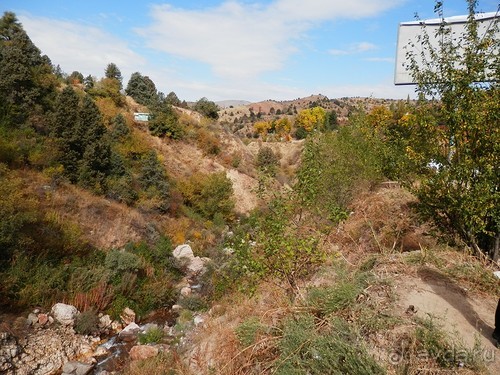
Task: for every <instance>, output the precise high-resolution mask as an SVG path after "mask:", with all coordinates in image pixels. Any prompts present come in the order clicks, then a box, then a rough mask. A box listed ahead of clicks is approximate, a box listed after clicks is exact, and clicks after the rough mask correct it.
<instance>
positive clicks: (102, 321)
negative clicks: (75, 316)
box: [99, 315, 113, 329]
mask: <svg viewBox="0 0 500 375" xmlns="http://www.w3.org/2000/svg"><path fill="white" fill-rule="evenodd" d="M112 322H113V321H112V320H111V317H110V316H109V315H103V316H101V317H100V318H99V328H101V329H106V328H109V327H111V323H112Z"/></svg>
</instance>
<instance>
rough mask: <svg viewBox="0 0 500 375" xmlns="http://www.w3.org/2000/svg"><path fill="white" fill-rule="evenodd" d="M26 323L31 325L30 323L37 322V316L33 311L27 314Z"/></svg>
mask: <svg viewBox="0 0 500 375" xmlns="http://www.w3.org/2000/svg"><path fill="white" fill-rule="evenodd" d="M27 322H28V325H30V326H32V325H35V324H36V323H38V316H36V314H35V313H30V314H29V315H28V320H27Z"/></svg>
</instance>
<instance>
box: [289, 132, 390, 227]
mask: <svg viewBox="0 0 500 375" xmlns="http://www.w3.org/2000/svg"><path fill="white" fill-rule="evenodd" d="M365 125H366V124H364V123H363V122H361V124H353V125H350V126H344V127H342V128H340V130H339V131H338V132H330V133H322V134H321V136H315V137H310V138H308V140H307V141H306V144H305V148H304V152H303V156H302V162H301V165H300V168H299V170H298V172H297V177H298V182H297V184H296V185H295V189H296V190H297V191H298V193H299V196H300V199H301V200H302V202H303V204H304V205H306V207H309V208H311V209H314V210H315V211H317V212H318V213H320V214H321V215H322V216H326V217H327V218H329V219H330V220H332V221H333V222H338V221H340V220H342V219H345V218H346V217H347V211H346V210H347V208H348V207H349V204H350V203H351V202H352V200H353V199H354V198H355V197H356V196H357V195H359V194H360V193H361V192H363V191H366V190H368V189H370V188H371V187H373V186H374V185H376V184H377V183H378V182H379V181H380V180H381V179H382V177H383V176H382V172H381V165H382V157H381V154H380V148H381V145H382V141H381V140H380V139H379V138H377V137H376V136H374V135H372V134H370V133H369V132H368V131H366V130H365Z"/></svg>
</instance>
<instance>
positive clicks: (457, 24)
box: [394, 12, 500, 85]
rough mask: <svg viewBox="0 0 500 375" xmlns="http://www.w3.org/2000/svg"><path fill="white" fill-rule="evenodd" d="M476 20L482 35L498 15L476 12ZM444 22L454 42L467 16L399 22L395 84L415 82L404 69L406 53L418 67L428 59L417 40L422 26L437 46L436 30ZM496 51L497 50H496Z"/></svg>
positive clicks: (461, 30)
mask: <svg viewBox="0 0 500 375" xmlns="http://www.w3.org/2000/svg"><path fill="white" fill-rule="evenodd" d="M475 17H476V20H477V21H478V35H479V36H482V35H484V34H485V33H486V30H489V28H490V27H492V26H493V24H494V23H495V20H496V21H497V22H498V19H499V17H500V15H499V14H498V13H495V12H489V13H478V14H476V16H475ZM443 21H444V22H445V24H446V26H448V27H450V28H451V31H452V34H451V35H452V38H453V41H454V44H456V43H458V39H459V38H460V36H461V35H463V34H464V32H465V24H466V22H467V16H455V17H448V18H444V19H440V18H437V19H430V20H420V21H411V22H401V23H400V24H399V29H398V42H397V51H396V70H395V74H394V83H395V84H396V85H410V84H415V82H413V78H412V77H411V75H410V73H409V72H408V71H407V70H406V68H405V66H406V65H408V63H409V62H408V61H407V59H406V53H407V52H408V51H411V52H412V53H413V55H414V56H415V59H416V62H417V64H419V66H420V67H422V68H423V67H425V64H424V60H423V59H430V57H429V53H428V51H423V52H424V57H423V58H422V50H423V46H422V43H421V42H419V41H418V36H419V35H423V32H424V31H423V29H422V27H423V26H425V30H426V32H427V35H428V36H429V42H430V44H431V45H432V47H434V48H435V47H437V46H438V40H437V39H436V31H437V30H438V29H439V27H440V25H441V24H442V22H443ZM495 35H496V37H498V38H500V32H499V31H498V30H497V33H496V34H495ZM497 53H498V51H497Z"/></svg>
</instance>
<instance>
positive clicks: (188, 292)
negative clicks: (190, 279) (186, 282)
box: [181, 286, 191, 297]
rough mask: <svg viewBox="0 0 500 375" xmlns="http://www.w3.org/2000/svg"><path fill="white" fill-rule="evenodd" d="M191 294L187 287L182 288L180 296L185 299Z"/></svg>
mask: <svg viewBox="0 0 500 375" xmlns="http://www.w3.org/2000/svg"><path fill="white" fill-rule="evenodd" d="M190 294H191V288H190V287H188V286H185V287H184V288H182V289H181V296H184V297H187V296H189V295H190Z"/></svg>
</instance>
